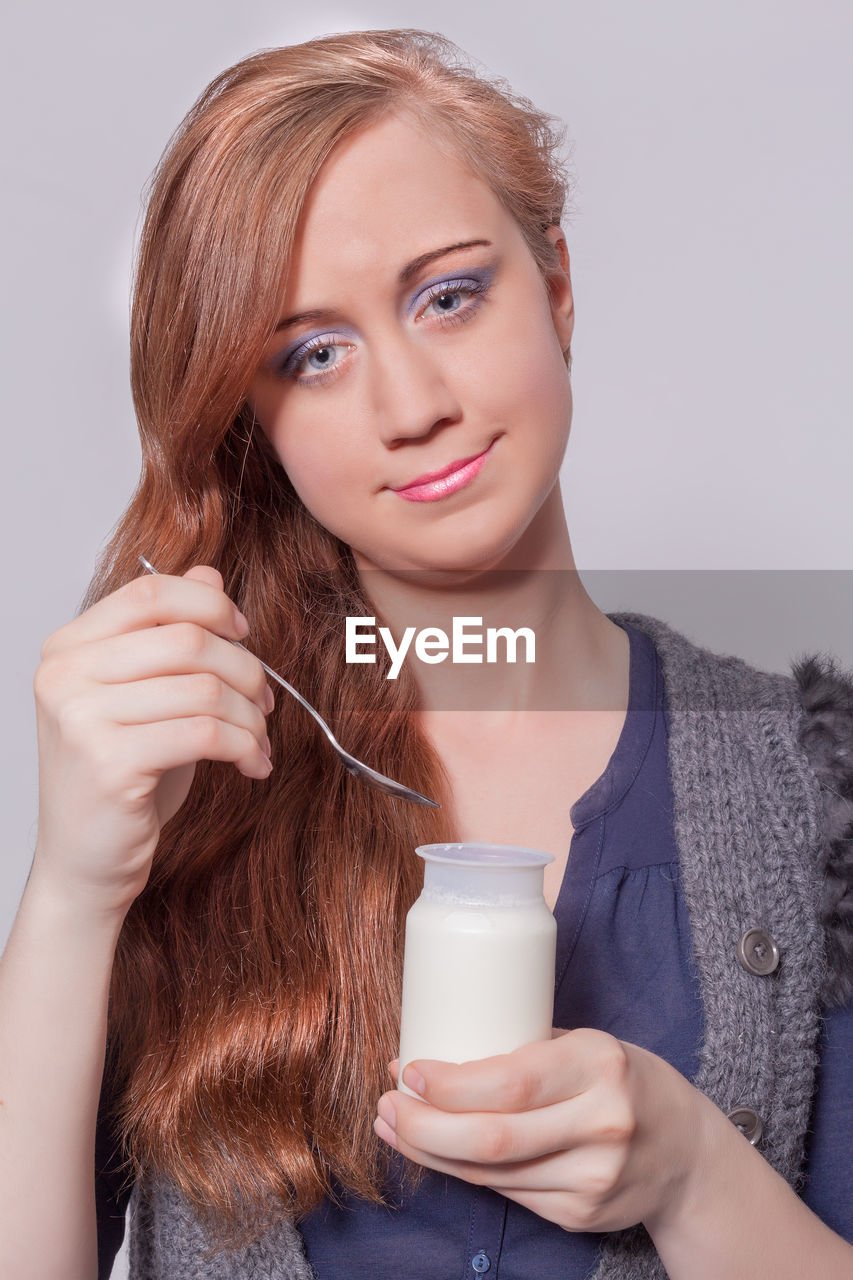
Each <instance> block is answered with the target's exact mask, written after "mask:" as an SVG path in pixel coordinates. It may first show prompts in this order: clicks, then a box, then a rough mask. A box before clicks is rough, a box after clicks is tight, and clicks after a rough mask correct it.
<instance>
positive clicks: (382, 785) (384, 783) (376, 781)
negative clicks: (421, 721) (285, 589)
mask: <svg viewBox="0 0 853 1280" xmlns="http://www.w3.org/2000/svg"><path fill="white" fill-rule="evenodd" d="M139 561H140V563H141V565H142V567H143V569H146V570H147V571H148V573H159V570H158V569H155V568H154V566H153V564H151V563H150V562H149V561H148V560H146V559H145V556H140V557H139ZM231 643H232V644H236V646H237V648H238V649H244V650H245V652H246V653H252V651H251V649H246V646H245V645H244V644H241V643H240V641H239V640H232V641H231ZM252 657H253V658H255V657H257V654H254V653H253V654H252ZM258 662H260V663H261V666H262V667H263V669H264V671H266V673H267V675H268V676H272V678H273V680H277V681H278V683H279V684H280V685H281V686H282V688H283V689H286V690H287V692H288V693H290V694H292V695H293V697H294V698H295V699H296V701H297V702H301V703H302V705H303V707H304V708H305V710H306V711H309V712H310V713H311V715H312V716H313V717H314V719H315V720H316V721H317V723H318V725H319V726H320V728H321V729H322V730H323V732H324V733H325V735H326V737H327V738H328V739H329V742H330V743H331V744H332V746H333V747H334V749H335V751H336V752H337V753H338V756H339V757H340V759H341V762H342V764H343V766H344V768H345V769H346V770H347V771H348V772H349V773H351V774H352V775H353V777H354V778H361V780H362V781H363V782H367V783H369V785H370V786H371V787H376V788H378V790H379V791H386V792H387V793H388V795H389V796H401V797H402V799H404V800H412V801H414V803H415V804H429V805H432V807H433V808H434V809H440V808H441V805H440V804H439V803H438V802H437V801H436V800H428V799H427V797H426V796H422V795H421V793H420V792H419V791H412V790H411V788H410V787H404V786H403V784H402V782H395V781H394V779H393V778H386V777H385V774H384V773H377V771H376V770H375V769H371V767H370V765H369V764H364V762H363V761H361V760H356V758H355V756H351V755H350V753H349V752H348V751H344V749H343V747H342V746H341V744H340V743H339V742H338V740H337V738H336V737H335V735H334V734H333V733H332V731H331V729H330V728H329V726H328V725H327V724H326V721H325V720H324V719H323V717H322V716H321V715H320V713H319V712H318V711H315V710H314V708H313V707H312V706H311V703H310V702H306V700H305V699H304V698H303V697H302V694H301V693H297V692H296V690H295V689H294V687H293V685H292V684H288V683H287V681H286V680H285V679H284V678H283V677H282V676H280V675H279V674H278V672H277V671H273V669H272V667H268V666H267V664H266V663H265V662H262V661H261V659H260V658H258Z"/></svg>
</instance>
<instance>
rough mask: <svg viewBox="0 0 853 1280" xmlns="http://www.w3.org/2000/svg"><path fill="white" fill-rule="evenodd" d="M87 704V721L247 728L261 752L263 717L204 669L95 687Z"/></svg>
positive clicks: (263, 747) (257, 709)
mask: <svg viewBox="0 0 853 1280" xmlns="http://www.w3.org/2000/svg"><path fill="white" fill-rule="evenodd" d="M88 704H89V706H90V708H91V714H92V717H93V719H103V720H111V721H112V722H113V723H114V724H118V725H133V724H152V723H155V722H156V721H158V720H177V719H183V718H185V717H188V716H199V715H206V716H214V717H216V719H218V720H224V721H225V722H226V723H227V724H233V725H236V726H237V727H238V728H243V729H248V730H249V732H250V733H252V734H254V736H255V738H256V739H257V741H258V745H259V746H260V747H261V749H262V750H265V743H266V742H267V727H266V717H265V716H264V713H263V712H262V711H261V709H260V708H259V707H258V705H257V703H255V702H252V701H250V699H248V698H245V697H244V696H243V695H242V694H241V693H238V692H237V690H236V689H233V688H232V687H231V685H229V684H226V682H225V681H224V680H221V679H220V678H219V676H217V675H214V674H212V673H211V672H209V671H200V672H196V673H194V674H192V675H180V676H162V677H159V678H155V679H152V680H134V681H132V682H131V683H129V684H119V685H115V686H110V687H109V688H107V687H105V686H103V685H99V686H95V688H94V689H92V690H90V691H89V693H88Z"/></svg>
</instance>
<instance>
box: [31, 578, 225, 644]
mask: <svg viewBox="0 0 853 1280" xmlns="http://www.w3.org/2000/svg"><path fill="white" fill-rule="evenodd" d="M199 569H204V570H205V573H204V574H203V575H201V576H198V570H199ZM212 574H216V577H217V578H218V579H219V580H220V583H221V575H220V574H219V573H218V572H217V570H215V569H212V568H211V567H210V566H194V567H193V569H191V570H189V571H188V575H185V576H184V577H182V578H179V577H174V576H172V575H170V574H165V573H157V574H150V573H142V574H140V576H139V577H137V578H134V579H132V581H130V582H128V583H125V585H124V586H123V587H119V589H118V590H117V591H114V592H112V593H111V594H110V595H108V596H105V597H104V599H103V600H99V601H97V603H96V604H93V605H92V606H91V607H90V608H88V609H87V610H86V611H85V612H84V613H81V614H80V616H79V617H77V618H74V619H72V621H71V622H68V623H66V624H65V626H63V627H60V628H59V630H58V631H55V632H54V633H53V634H52V635H50V636H48V638H47V640H46V641H45V644H44V647H43V653H44V654H45V655H46V654H47V653H59V652H62V651H63V650H64V649H66V648H70V647H73V646H76V645H80V644H88V643H90V642H91V641H93V640H102V639H104V638H105V637H107V636H113V635H118V634H119V633H121V632H126V631H138V630H141V629H142V628H144V627H155V626H158V625H163V624H164V623H169V622H178V621H182V620H184V619H188V620H190V621H192V622H196V623H197V624H198V625H199V626H203V627H206V628H207V629H208V630H209V631H212V632H214V633H215V634H216V635H222V636H227V637H229V638H233V639H235V640H238V639H241V638H243V637H244V636H245V635H246V634H247V631H248V627H247V625H246V624H245V623H241V622H240V618H239V617H238V613H239V611H238V610H237V608H236V606H235V605H234V604H233V603H232V602H231V601H230V600H229V599H228V597H227V596H226V595H225V593H224V591H223V590H222V588H221V585H217V584H216V582H215V580H210V578H211V575H212Z"/></svg>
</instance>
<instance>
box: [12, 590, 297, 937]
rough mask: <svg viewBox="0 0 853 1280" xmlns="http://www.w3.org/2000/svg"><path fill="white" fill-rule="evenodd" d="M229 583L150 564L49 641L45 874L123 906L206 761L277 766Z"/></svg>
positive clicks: (256, 774)
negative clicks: (152, 568) (155, 569)
mask: <svg viewBox="0 0 853 1280" xmlns="http://www.w3.org/2000/svg"><path fill="white" fill-rule="evenodd" d="M222 587H223V580H222V577H221V575H220V574H219V573H218V572H217V570H216V569H213V568H211V567H210V566H207V565H196V566H194V567H193V568H192V569H190V570H189V571H188V572H187V573H186V574H185V575H184V576H183V577H182V578H179V577H172V576H169V575H166V574H157V575H150V574H147V573H145V574H142V575H141V576H140V577H138V578H135V579H134V580H133V581H132V582H129V583H127V584H126V585H125V586H123V587H121V588H119V590H117V591H114V592H113V593H112V594H111V595H109V596H106V597H104V599H103V600H99V601H98V602H97V603H96V604H94V605H92V606H91V608H89V609H87V610H86V611H85V612H84V613H82V614H80V615H79V616H78V617H77V618H74V619H73V621H71V622H69V623H68V624H67V625H66V626H64V627H60V628H59V629H58V630H57V631H54V632H53V633H52V634H51V635H50V636H48V638H47V640H46V641H45V643H44V645H43V646H42V650H41V662H40V665H39V667H38V669H37V670H36V673H35V678H34V681H33V689H34V693H35V700H36V716H37V725H38V751H39V818H38V838H37V843H36V851H35V856H34V859H33V871H34V872H35V871H36V870H38V872H39V874H41V875H47V876H48V877H49V878H51V879H52V880H53V882H54V883H58V884H59V885H60V886H61V889H62V891H63V892H68V893H72V894H77V895H78V896H79V897H80V898H81V900H82V901H85V902H87V903H91V905H92V906H93V908H94V909H97V910H104V911H116V912H124V911H126V910H127V908H128V907H129V906H130V904H131V902H132V901H133V900H134V898H136V897H137V895H138V894H139V893H140V892H141V891H142V889H143V888H144V886H145V884H146V882H147V880H148V876H149V873H150V870H151V860H152V857H153V854H154V850H155V848H156V846H157V841H158V839H159V836H160V829H161V827H162V825H163V824H164V823H165V822H167V821H168V819H169V818H171V817H172V815H173V814H175V813H176V812H177V810H178V809H179V808H180V806H181V805H182V804H183V802H184V800H185V799H186V797H187V793H188V792H189V789H190V784H191V783H192V780H193V776H194V774H195V767H196V763H197V762H198V761H199V760H230V761H231V762H232V763H234V764H235V765H236V766H237V768H238V769H239V770H240V772H241V773H243V774H245V775H246V776H247V777H249V778H258V779H261V778H267V777H269V774H270V772H271V770H272V765H271V763H270V760H269V758H268V753H269V739H268V738H267V734H266V721H265V716H266V715H267V714H268V712H269V711H270V710H271V709H272V705H273V698H272V692H271V690H270V688H269V685H268V684H267V681H266V676H265V674H264V669H263V667H262V666H261V664H260V662H259V661H258V659H257V658H255V657H254V656H253V655H252V654H250V653H247V652H245V651H244V650H243V649H239V648H237V646H236V645H234V644H231V642H230V641H231V639H232V638H233V639H241V638H242V637H243V636H245V634H246V630H247V628H246V626H245V623H242V624H241V622H240V621H238V616H237V610H236V607H235V606H234V605H233V604H232V603H231V601H230V600H229V599H228V597H227V596H226V595H225V593H224V591H223V589H222ZM223 637H225V638H223Z"/></svg>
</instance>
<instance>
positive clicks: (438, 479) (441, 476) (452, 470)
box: [394, 440, 495, 502]
mask: <svg viewBox="0 0 853 1280" xmlns="http://www.w3.org/2000/svg"><path fill="white" fill-rule="evenodd" d="M494 443H495V442H494V440H493V441H492V443H491V444H490V445H489V447H488V449H484V451H483V452H482V453H478V454H477V455H476V457H474V458H463V459H461V460H458V461H456V462H451V463H450V464H449V465H448V466H446V467H443V468H442V469H441V471H433V472H432V473H431V474H428V475H423V476H418V477H417V479H415V480H412V481H411V483H410V484H407V485H406V486H405V488H403V489H395V490H394V492H395V493H399V495H400V497H401V498H406V499H407V500H408V501H409V502H435V501H437V499H439V498H445V497H447V495H448V494H450V493H455V492H456V490H457V489H464V488H465V485H466V484H470V483H471V481H472V480H473V479H474V476H475V475H476V474H477V472H478V471H479V470H480V468H481V467H482V465H483V463H484V462H485V460H486V458H487V456H488V455H489V453H491V450H492V447H493V445H494Z"/></svg>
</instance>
